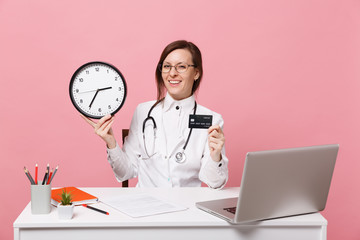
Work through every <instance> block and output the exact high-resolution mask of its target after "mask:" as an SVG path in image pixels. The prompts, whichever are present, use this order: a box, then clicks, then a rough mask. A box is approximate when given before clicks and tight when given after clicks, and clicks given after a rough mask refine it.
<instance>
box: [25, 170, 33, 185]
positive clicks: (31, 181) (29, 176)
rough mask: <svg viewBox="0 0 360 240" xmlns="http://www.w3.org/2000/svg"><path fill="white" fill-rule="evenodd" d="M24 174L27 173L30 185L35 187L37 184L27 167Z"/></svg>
mask: <svg viewBox="0 0 360 240" xmlns="http://www.w3.org/2000/svg"><path fill="white" fill-rule="evenodd" d="M24 172H25V174H26V176H27V177H28V179H29V181H30V183H31V184H32V185H34V184H35V182H34V179H33V178H32V177H31V175H30V173H29V171H28V170H27V169H26V167H24Z"/></svg>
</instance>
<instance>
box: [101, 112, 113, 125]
mask: <svg viewBox="0 0 360 240" xmlns="http://www.w3.org/2000/svg"><path fill="white" fill-rule="evenodd" d="M111 118H112V116H111V115H110V114H107V115H105V116H104V117H102V118H100V120H99V122H98V125H99V126H101V125H102V124H103V123H104V122H106V121H108V120H109V119H111Z"/></svg>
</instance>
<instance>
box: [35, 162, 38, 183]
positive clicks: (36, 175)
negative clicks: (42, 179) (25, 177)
mask: <svg viewBox="0 0 360 240" xmlns="http://www.w3.org/2000/svg"><path fill="white" fill-rule="evenodd" d="M37 179H38V164H36V165H35V184H38V183H37Z"/></svg>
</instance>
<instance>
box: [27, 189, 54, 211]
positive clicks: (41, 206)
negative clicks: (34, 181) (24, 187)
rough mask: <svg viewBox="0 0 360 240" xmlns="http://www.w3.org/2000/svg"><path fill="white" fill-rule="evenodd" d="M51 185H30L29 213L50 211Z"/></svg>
mask: <svg viewBox="0 0 360 240" xmlns="http://www.w3.org/2000/svg"><path fill="white" fill-rule="evenodd" d="M50 199H51V185H50V184H48V185H41V183H39V184H38V185H31V213H32V214H48V213H50V211H51V205H50Z"/></svg>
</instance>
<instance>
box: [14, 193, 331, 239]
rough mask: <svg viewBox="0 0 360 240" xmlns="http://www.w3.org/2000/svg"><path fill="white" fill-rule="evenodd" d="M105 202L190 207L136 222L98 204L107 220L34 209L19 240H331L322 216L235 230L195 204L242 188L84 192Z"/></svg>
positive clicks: (18, 226) (19, 224)
mask: <svg viewBox="0 0 360 240" xmlns="http://www.w3.org/2000/svg"><path fill="white" fill-rule="evenodd" d="M82 189H83V190H85V191H87V192H89V193H91V194H93V195H95V196H98V197H99V198H100V200H101V197H102V196H103V197H105V196H109V195H110V196H111V195H113V194H133V193H138V192H144V193H148V194H150V195H153V196H155V197H158V198H161V199H163V200H169V201H171V202H173V203H179V204H182V205H184V206H187V207H189V209H188V210H186V211H181V212H173V213H166V214H161V215H156V216H149V217H142V218H131V217H128V216H127V215H124V214H122V213H121V212H119V211H117V210H115V209H113V208H111V207H109V206H107V205H104V204H103V203H98V204H96V205H94V206H97V207H99V208H100V209H103V210H106V211H108V212H109V213H110V215H105V214H101V213H98V212H95V211H92V210H90V209H87V208H84V207H82V206H76V207H75V209H74V217H73V219H71V220H59V218H58V215H57V211H56V208H54V207H53V208H52V210H51V213H50V214H46V215H32V214H31V207H30V203H29V204H28V205H27V206H26V207H25V209H24V210H23V211H22V213H21V214H20V215H19V217H18V218H17V219H16V220H15V222H14V239H15V240H20V239H21V240H25V239H36V240H41V239H46V240H49V239H52V240H56V239H59V240H60V239H61V240H63V239H86V240H91V239H96V240H99V239H102V240H105V239H141V240H144V239H146V240H150V239H156V240H159V239H171V240H177V239H179V240H190V239H206V240H211V239H224V240H225V239H226V240H231V239H248V240H254V239H266V240H271V239H276V240H282V239H284V240H285V239H286V240H288V239H291V240H298V239H299V240H300V239H304V240H305V239H306V240H312V239H314V240H315V239H316V240H325V239H326V227H327V221H326V219H325V218H324V217H323V216H322V215H321V214H319V213H315V214H308V215H302V216H296V217H288V218H279V219H275V220H267V221H259V222H254V223H251V224H245V225H231V224H229V223H227V222H226V221H224V220H221V219H220V218H217V217H215V216H212V215H210V214H208V213H206V212H203V211H201V210H199V209H197V208H196V207H195V202H198V201H206V200H212V199H220V198H227V197H237V196H238V191H239V188H226V189H223V190H212V189H209V188H173V189H161V188H151V189H140V188H82Z"/></svg>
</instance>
